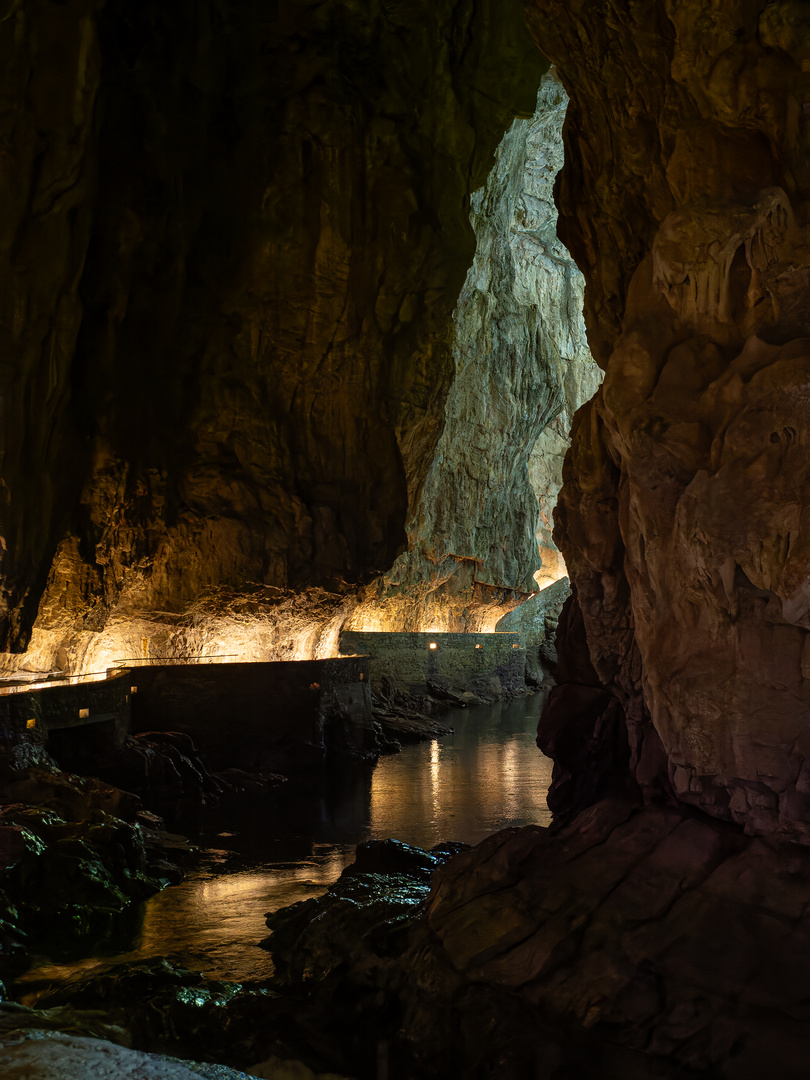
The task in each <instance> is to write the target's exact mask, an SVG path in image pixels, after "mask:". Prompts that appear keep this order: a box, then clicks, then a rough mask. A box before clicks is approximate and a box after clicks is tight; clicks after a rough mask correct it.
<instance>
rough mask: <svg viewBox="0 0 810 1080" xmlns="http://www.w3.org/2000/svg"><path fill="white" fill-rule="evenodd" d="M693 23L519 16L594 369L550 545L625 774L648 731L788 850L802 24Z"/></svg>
mask: <svg viewBox="0 0 810 1080" xmlns="http://www.w3.org/2000/svg"><path fill="white" fill-rule="evenodd" d="M702 10H703V9H702V8H701V7H700V5H699V4H698V3H693V2H686V3H680V4H675V5H673V4H665V3H663V2H655V3H647V2H646V0H609V2H608V3H607V4H606V5H604V6H602V7H599V8H598V9H597V8H596V7H594V6H593V5H589V4H587V3H585V2H584V0H576V2H574V3H570V4H569V3H562V2H557V0H554V2H551V3H546V2H545V0H544V2H543V3H532V4H529V5H528V11H529V16H530V25H531V28H532V30H533V32H534V34H535V36H536V39H537V40H538V42H540V43H541V46H542V48H543V50H544V51H545V53H546V55H548V56H549V57H550V58H551V59H552V60H553V62H554V63H555V64H556V70H557V72H558V74H559V76H560V78H561V79H562V81H563V82H564V84H565V86H566V89H567V90H568V93H569V95H570V98H571V104H570V106H569V113H568V122H567V125H566V140H567V152H566V165H565V168H564V170H563V173H562V175H561V181H560V188H559V201H560V235H561V237H562V239H563V241H564V242H565V243H566V244H567V246H568V248H569V250H570V251H571V252H572V254H573V256H574V258H575V259H576V260H577V262H578V263H579V265H580V266H582V267H583V268H584V269H585V271H586V273H587V275H588V288H587V291H586V321H587V323H588V330H589V340H590V344H591V346H592V348H593V350H594V354H595V356H596V357H597V359H598V360H599V363H600V364H601V365H602V366H603V367H604V368H605V381H604V384H603V386H602V388H601V389H600V391H599V392H598V394H597V395H596V397H595V398H594V400H593V401H592V402H591V403H590V404H589V405H588V406H586V407H585V408H584V409H583V410H581V411H580V413H579V414H578V416H577V418H576V420H575V423H574V431H573V435H572V447H571V451H570V454H569V457H568V459H567V463H566V466H565V485H564V488H563V492H562V495H561V496H560V502H559V505H558V517H557V522H558V525H557V531H556V532H555V536H557V538H558V542H559V544H560V547H561V549H562V551H563V554H564V556H565V561H566V564H567V566H568V569H569V572H570V574H571V579H572V582H573V585H574V587H575V590H576V597H577V603H578V605H579V608H580V610H581V615H582V619H583V625H584V629H585V634H586V649H587V657H588V660H589V662H590V663H591V664H592V665H593V667H594V668H595V670H596V672H597V675H598V681H599V682H601V684H602V685H603V686H605V687H607V688H609V689H610V690H611V691H612V692H613V693H615V694H616V695H617V696H618V697H619V699H620V700H621V702H622V705H623V708H624V710H625V713H626V716H627V718H628V725H629V733H630V743H631V751H632V754H633V767H634V769H637V768H638V766H639V763H640V762H641V761H642V758H644V756H645V755H644V752H643V747H642V744H643V742H644V739H645V738H646V735H645V732H646V731H647V730H648V728H649V726H650V722H651V724H652V725H653V726H654V730H655V732H656V733H657V737H659V738H660V741H661V744H662V745H663V749H664V752H665V755H664V758H663V760H662V764H663V774H662V776H661V777H660V783H661V784H663V785H668V786H670V787H671V788H674V789H675V790H676V791H677V793H678V797H679V798H680V799H682V800H687V801H689V802H693V803H696V804H698V805H700V806H702V807H704V809H706V810H707V811H708V812H710V813H712V814H715V815H717V816H721V817H725V818H727V819H728V820H735V821H738V822H740V823H742V824H744V825H745V826H746V828H748V829H750V830H751V831H753V832H757V833H776V834H780V835H783V836H788V837H792V838H794V839H797V840H800V841H801V842H810V824H808V822H809V821H810V814H809V813H808V803H807V795H806V792H805V790H804V779H803V776H804V770H806V768H807V766H806V765H805V761H806V760H807V758H808V755H809V754H810V747H808V746H807V745H806V735H805V726H806V718H807V712H808V708H809V707H810V682H808V681H807V680H806V678H805V669H806V668H807V665H806V663H805V662H804V661H805V660H806V652H807V650H806V647H805V646H806V639H807V631H808V626H809V625H810V623H808V619H807V589H806V580H807V577H808V571H809V570H810V558H808V555H807V552H806V544H805V541H804V540H803V539H802V538H803V536H804V526H803V524H802V522H803V516H802V515H803V511H802V507H803V506H804V505H806V503H807V501H808V490H807V485H808V474H807V467H806V455H805V453H804V450H803V444H804V440H806V439H807V437H808V432H810V416H809V415H808V411H807V404H806V395H805V393H804V389H803V387H804V386H805V384H806V380H807V372H808V363H809V361H808V356H810V348H809V347H808V343H807V340H808V337H810V314H808V312H809V311H810V309H809V308H808V304H807V299H806V297H807V290H808V271H807V246H808V239H809V237H808V232H807V223H806V215H805V213H804V209H803V208H804V204H805V202H806V200H807V193H808V191H809V190H810V175H809V174H808V167H807V161H808V157H807V139H808V134H807V131H806V129H805V128H804V127H803V126H801V123H800V121H799V115H800V112H801V108H802V106H801V102H802V101H804V100H805V97H806V94H805V91H804V88H803V87H804V79H805V77H806V76H805V74H804V69H805V66H806V63H807V53H806V46H805V44H804V43H803V42H804V38H803V36H802V35H803V32H804V31H799V30H798V27H800V26H801V27H806V16H805V14H803V9H801V8H800V6H799V5H796V4H793V3H790V2H774V3H767V4H766V3H765V2H764V0H763V2H761V3H755V4H753V5H750V6H738V7H735V8H734V10H733V12H732V11H731V9H729V12H728V17H727V18H723V19H715V18H714V17H712V16H710V17H708V19H707V20H704V19H703V16H702V14H701V12H702ZM650 745H651V744H650ZM648 756H649V755H648ZM763 789H764V790H763Z"/></svg>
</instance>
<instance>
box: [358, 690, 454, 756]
mask: <svg viewBox="0 0 810 1080" xmlns="http://www.w3.org/2000/svg"><path fill="white" fill-rule="evenodd" d="M371 701H372V714H373V716H374V721H375V723H377V724H379V726H380V729H381V731H382V733H383V736H384V738H385V739H389V740H392V741H394V742H400V741H401V742H424V741H425V740H426V739H436V738H440V737H441V736H442V735H449V734H450V733H451V732H452V730H453V729H452V728H450V727H448V726H447V725H446V724H442V723H441V721H439V720H437V719H436V717H435V716H432V715H430V712H431V711H432V710H434V709H435V708H436V707H437V702H436V701H435V700H434V699H432V698H431V697H429V696H427V695H424V694H421V695H417V694H409V693H407V692H406V691H405V690H402V689H400V688H399V687H397V686H396V685H395V684H394V683H393V682H392V680H391V679H389V678H388V677H387V676H383V678H382V679H380V680H379V681H378V682H377V683H376V684H375V686H374V688H373V689H372V692H371Z"/></svg>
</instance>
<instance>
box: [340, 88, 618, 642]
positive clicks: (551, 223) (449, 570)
mask: <svg viewBox="0 0 810 1080" xmlns="http://www.w3.org/2000/svg"><path fill="white" fill-rule="evenodd" d="M567 105H568V98H567V96H566V94H565V91H564V89H563V87H562V85H561V83H560V81H559V79H557V78H556V76H555V75H554V73H553V72H548V73H546V74H545V75H544V76H543V79H542V82H541V84H540V89H539V91H538V94H537V104H536V108H535V111H534V115H533V116H531V117H528V118H520V119H516V120H515V121H514V122H513V123H512V125H511V127H510V128H509V130H508V131H507V132H506V134H505V135H504V137H503V140H502V142H501V144H500V146H499V147H498V150H497V153H496V155H495V164H494V166H493V168H492V171H491V172H490V174H489V176H488V178H487V181H486V184H485V185H484V186H482V187H481V188H480V189H479V190H477V191H476V192H475V193H474V194H473V196H472V200H471V203H472V206H471V213H470V218H471V221H472V225H473V229H474V231H475V237H476V248H475V255H474V257H473V259H472V261H471V265H470V268H469V270H468V272H467V275H466V279H465V282H464V285H463V287H462V289H461V293H460V295H459V298H458V304H457V306H456V310H455V312H454V315H453V324H454V334H453V339H452V346H453V347H452V356H453V380H452V383H451V385H450V388H449V391H448V394H447V399H446V403H445V410H444V425H443V428H442V431H441V435H440V437H439V441H438V444H437V446H436V451H435V454H434V455H433V458H432V460H431V461H430V464H429V467H428V470H427V475H426V478H425V482H424V486H423V488H422V492H421V497H420V498H419V500H418V502H417V505H416V508H415V511H414V513H413V514H412V516H411V518H410V520H409V522H408V526H407V531H408V549H407V551H406V552H404V553H403V554H402V555H401V556H400V557H399V558H398V559H397V561H396V562H395V563H394V565H393V567H392V568H391V569H390V570H389V571H388V572H387V573H386V574H385V575H384V577H383V578H382V579H381V580H380V582H379V583H378V585H377V588H376V590H375V594H376V595H375V602H374V604H373V606H372V607H370V608H369V607H366V606H363V607H361V608H360V609H359V610H358V611H357V613H356V614H355V615H354V616H353V619H352V622H351V624H350V625H352V626H355V625H356V626H358V627H362V628H365V629H372V628H375V627H377V628H385V629H389V630H393V629H401V630H420V629H425V628H434V629H443V630H447V631H463V630H465V629H466V630H470V629H472V630H493V629H494V628H495V624H496V623H497V621H498V618H499V617H500V616H501V615H503V614H504V612H505V611H508V610H509V608H510V607H513V606H514V605H515V603H517V602H519V600H521V599H523V598H524V597H525V596H526V595H528V594H530V593H532V592H533V590H535V589H536V588H537V582H538V581H540V583H541V584H543V585H548V584H550V583H551V582H553V581H555V580H557V579H558V578H560V577H561V576H563V575H564V573H565V568H564V566H563V565H561V563H562V560H561V557H560V555H559V552H558V551H557V549H556V547H555V546H554V544H553V541H552V540H551V536H550V532H549V531H548V528H547V526H549V525H550V517H551V512H552V509H553V505H554V503H555V501H556V497H557V492H558V490H559V487H560V483H561V465H562V454H563V453H564V449H563V448H567V445H568V439H567V429H568V427H570V422H571V416H572V415H573V413H574V412H575V411H576V409H577V408H578V407H579V406H580V405H581V404H582V403H583V402H584V401H586V400H588V399H589V398H590V397H591V396H592V395H593V393H594V392H595V391H596V388H597V387H598V385H599V382H600V380H601V372H600V370H599V368H598V367H597V366H596V364H595V363H594V362H593V359H592V357H591V354H590V352H589V350H588V344H587V340H586V332H585V324H584V321H583V317H582V305H583V289H584V281H583V278H582V275H581V273H580V272H579V270H578V269H577V267H576V264H575V263H574V262H573V260H572V259H571V256H570V255H569V254H568V252H567V251H566V249H565V247H564V246H563V245H562V244H561V243H560V241H559V239H558V238H557V234H556V225H557V209H556V206H555V204H554V197H553V189H554V182H555V178H556V176H557V174H558V172H559V170H560V169H561V167H562V164H563V147H562V126H563V121H564V119H565V112H566V108H567ZM538 518H539V520H538Z"/></svg>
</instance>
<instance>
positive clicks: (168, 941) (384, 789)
mask: <svg viewBox="0 0 810 1080" xmlns="http://www.w3.org/2000/svg"><path fill="white" fill-rule="evenodd" d="M540 704H541V702H540V698H539V697H534V698H528V699H525V700H521V701H519V702H517V703H515V704H512V705H496V706H492V707H491V708H490V707H482V708H476V709H470V710H468V711H456V712H454V713H453V714H451V715H450V716H448V717H447V722H448V723H450V724H452V725H453V726H454V727H455V729H456V730H455V733H454V734H453V735H451V736H447V737H446V738H444V739H442V740H433V741H432V742H427V743H420V744H417V745H415V746H409V747H406V748H405V749H404V750H403V752H402V753H401V754H395V755H392V756H391V757H386V758H383V759H382V760H381V761H380V763H379V764H378V766H377V768H376V769H375V771H374V774H373V777H372V781H371V793H370V802H369V801H368V800H367V799H366V798H365V797H363V798H361V799H359V800H357V801H353V802H351V803H350V804H347V805H346V806H342V807H337V808H334V809H333V812H332V818H331V821H325V822H324V826H323V829H324V831H323V833H322V835H320V836H316V837H315V839H314V842H313V843H312V844H311V845H307V846H304V847H302V849H301V856H302V857H300V858H299V859H298V860H297V861H294V860H293V859H292V858H289V859H287V860H285V861H283V862H281V861H279V862H273V863H269V862H268V863H264V864H263V865H258V866H254V867H251V868H250V869H242V870H238V871H236V872H234V873H206V874H202V875H200V876H198V877H195V878H189V879H188V880H186V881H185V882H183V883H182V884H181V885H177V886H175V887H173V888H170V889H166V890H165V891H164V892H163V893H160V894H159V895H157V896H155V897H153V898H152V899H151V900H149V901H148V902H147V903H146V904H145V905H144V919H143V926H142V930H141V935H140V942H139V944H138V946H137V948H136V949H135V950H134V951H132V952H128V953H123V954H119V955H117V956H115V957H107V958H104V959H102V958H100V957H91V958H89V959H86V960H84V961H80V962H78V963H71V964H66V965H54V964H48V963H47V962H44V961H43V962H42V963H41V964H39V965H38V966H37V968H36V969H35V970H34V971H32V972H30V973H29V975H28V976H26V979H27V980H29V981H38V980H42V979H53V980H61V979H64V978H65V977H66V976H67V975H69V974H71V973H73V972H76V971H79V970H81V971H84V972H87V971H89V970H91V969H92V968H94V967H98V966H99V964H100V963H101V964H105V965H106V964H110V963H123V962H128V961H134V960H146V959H150V958H158V957H162V956H167V957H171V958H173V959H174V960H175V961H176V962H178V963H181V964H183V965H184V966H186V967H188V968H189V969H190V970H192V971H202V972H204V973H205V974H206V975H207V976H209V977H211V978H219V979H235V980H237V981H243V980H247V979H262V978H266V977H268V976H269V975H270V974H271V973H272V970H273V965H272V960H271V958H270V954H269V953H267V952H266V951H264V950H263V949H260V948H258V942H259V941H261V940H262V938H263V937H265V936H266V934H267V929H266V927H265V924H264V919H265V915H266V914H267V912H269V911H275V910H277V909H278V908H280V907H286V906H287V905H289V904H293V903H296V902H297V901H299V900H304V899H307V898H309V897H311V896H318V895H320V894H321V893H323V892H325V891H326V888H327V887H328V886H329V885H330V884H331V883H332V882H334V881H335V880H336V879H337V878H338V877H339V876H340V873H341V871H342V870H343V869H344V867H345V866H347V865H348V864H349V863H351V862H353V861H354V843H353V842H352V841H353V839H354V838H358V839H370V838H380V839H382V838H386V837H395V838H396V839H399V840H403V841H405V842H406V843H410V844H416V845H418V846H420V847H428V848H429V847H433V846H435V845H436V844H438V843H441V842H442V841H449V840H462V841H465V842H466V843H471V844H475V843H478V842H479V841H480V840H482V839H484V837H486V836H489V835H490V834H491V833H493V832H496V831H497V830H498V829H502V828H505V827H507V826H510V825H526V824H539V825H547V824H549V822H550V816H551V815H550V813H549V811H548V807H547V806H546V792H547V790H548V786H549V783H550V780H551V767H552V762H551V761H549V760H548V759H547V758H545V757H543V755H542V754H541V753H540V751H539V750H538V749H537V747H536V746H535V743H534V736H535V727H536V723H537V716H538V714H539V710H540ZM338 818H340V820H341V822H342V828H343V831H342V832H341V833H340V837H341V842H335V841H334V835H335V834H334V828H335V824H334V823H335V821H336V820H337V819H338ZM330 830H331V836H330ZM344 839H345V842H343V841H344ZM270 842H272V837H270V838H268V843H270ZM268 851H269V847H268ZM225 854H226V853H225V852H218V853H217V852H212V856H217V855H219V856H224V855H225ZM265 857H266V856H265ZM32 1000H33V999H29V998H26V1003H28V1004H31V1003H32Z"/></svg>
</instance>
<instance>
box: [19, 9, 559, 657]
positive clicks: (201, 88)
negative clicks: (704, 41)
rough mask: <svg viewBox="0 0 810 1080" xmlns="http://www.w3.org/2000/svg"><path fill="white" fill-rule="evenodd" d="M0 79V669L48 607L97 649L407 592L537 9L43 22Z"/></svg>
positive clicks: (110, 14) (528, 94)
mask: <svg viewBox="0 0 810 1080" xmlns="http://www.w3.org/2000/svg"><path fill="white" fill-rule="evenodd" d="M6 9H8V10H6ZM0 54H1V55H2V57H3V64H2V91H3V100H4V101H5V102H7V103H8V105H7V106H6V107H5V108H6V111H5V112H3V114H2V116H3V119H2V127H3V137H4V146H6V151H5V152H6V153H7V155H8V161H9V163H10V167H9V168H8V169H7V170H6V171H5V172H4V174H3V176H4V179H3V184H4V185H5V186H4V193H5V195H4V205H5V207H6V212H5V214H4V225H3V231H2V236H3V240H2V245H3V252H4V256H3V263H2V267H0V333H1V334H2V340H0V350H1V351H2V357H3V367H2V369H1V370H0V379H2V385H0V395H1V396H2V403H3V410H4V416H5V419H4V421H3V440H4V460H3V466H2V468H3V473H2V475H3V481H2V489H1V490H2V498H3V517H2V536H3V542H2V549H1V550H2V555H3V565H2V608H1V609H0V618H1V619H2V625H1V626H0V641H2V643H4V644H5V646H6V647H10V648H13V649H18V648H20V647H21V646H24V645H25V643H26V641H27V640H28V636H29V632H30V628H31V625H32V623H33V621H34V616H35V613H36V610H37V605H38V603H39V600H40V596H41V594H42V591H43V588H44V587H45V586H46V579H47V589H46V591H45V596H44V599H43V601H42V604H41V605H40V609H39V610H40V616H39V624H38V625H39V627H40V628H41V630H42V632H43V633H47V632H48V631H52V632H53V633H54V635H55V636H56V637H57V638H58V639H60V640H62V639H65V638H67V637H70V635H73V638H72V640H74V641H75V640H76V636H77V635H80V634H81V633H83V632H88V633H90V632H93V631H96V630H99V629H101V628H102V627H105V626H107V625H109V624H110V623H111V622H113V623H114V622H115V621H116V620H119V621H121V622H126V620H127V619H130V618H132V617H133V615H135V614H141V615H142V614H143V613H144V612H147V613H155V612H158V613H163V612H166V613H169V615H177V613H179V612H183V611H185V610H186V608H187V607H188V605H189V603H190V602H191V601H192V600H194V599H196V598H198V597H199V596H200V594H201V593H202V592H204V591H205V590H206V589H207V588H209V587H224V588H226V589H239V588H241V587H242V586H243V585H244V584H245V583H246V582H257V583H259V584H264V585H268V586H276V587H287V586H290V587H293V588H296V589H300V588H303V587H305V586H307V585H324V584H328V583H330V582H337V581H340V580H341V579H347V580H351V581H358V580H368V579H369V577H370V576H372V575H373V574H374V573H376V572H379V571H380V570H383V569H385V568H386V567H388V566H390V564H391V562H392V561H393V559H394V558H395V556H396V555H397V553H398V552H399V551H400V550H401V549H402V547H403V546H404V543H405V533H404V523H405V520H406V513H407V508H408V505H409V501H410V502H413V501H414V499H415V496H416V494H417V491H418V488H419V486H420V484H421V482H422V480H423V478H424V476H425V473H426V471H427V466H428V462H429V460H430V458H431V455H432V453H433V450H434V448H435V445H436V440H437V437H438V434H439V427H440V423H441V415H442V406H443V403H444V398H445V396H446V392H447V387H448V385H449V382H450V375H451V367H452V365H451V357H450V348H449V338H448V330H449V326H450V318H451V313H452V311H453V308H454V305H455V302H456V299H457V296H458V291H459V288H460V286H461V284H462V282H463V278H464V274H465V272H466V270H467V267H468V266H469V263H470V259H471V257H472V251H473V237H472V233H471V231H470V229H469V225H468V222H467V205H468V199H469V195H470V192H471V191H472V190H474V189H476V188H478V187H480V185H481V184H482V183H483V182H484V179H485V177H486V174H487V171H488V169H489V165H490V162H491V155H492V153H493V151H494V149H495V147H496V146H497V143H498V141H499V140H500V138H501V135H502V133H503V131H504V129H505V128H506V126H507V125H508V123H509V121H510V119H511V118H512V117H513V116H514V115H515V113H516V112H522V113H524V114H526V113H529V112H531V109H532V107H533V101H534V95H535V93H536V89H537V85H538V82H539V79H540V75H541V72H542V70H543V67H544V62H543V61H542V59H541V57H540V56H539V54H538V53H537V51H536V50H535V48H534V45H533V43H532V42H531V39H530V38H529V36H528V35H527V34H526V31H525V26H524V24H523V19H522V12H521V11H520V8H519V6H518V5H517V4H516V3H515V4H512V5H510V6H508V8H504V6H503V5H496V4H494V3H493V2H492V0H464V2H463V3H462V4H460V5H459V4H456V3H451V2H450V0H447V2H443V3H439V4H435V3H421V4H418V5H409V6H407V7H405V6H403V5H399V4H374V5H373V6H372V8H371V9H369V8H368V5H366V4H358V3H356V2H355V0H329V2H328V3H326V4H324V3H321V2H316V0H306V2H304V3H297V4H292V5H291V4H282V5H276V4H269V5H268V4H266V3H263V2H260V0H248V3H235V2H234V3H230V2H227V3H225V4H221V3H213V2H211V3H208V2H206V3H202V4H181V5H179V6H178V5H171V6H168V7H167V6H166V5H165V4H159V3H144V4H139V5H137V9H133V8H132V6H131V5H130V4H128V3H125V2H123V0H110V2H108V3H106V4H104V5H101V4H96V3H95V2H94V0H71V2H70V3H67V4H59V5H52V4H50V3H47V2H46V0H24V2H23V3H15V4H5V5H4V9H3V18H2V20H1V21H0ZM46 644H47V643H46ZM75 659H76V658H75V657H70V656H67V657H64V656H63V657H61V658H60V660H61V662H62V666H64V665H65V664H68V665H70V664H71V662H72V661H75ZM74 666H75V664H74Z"/></svg>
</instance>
